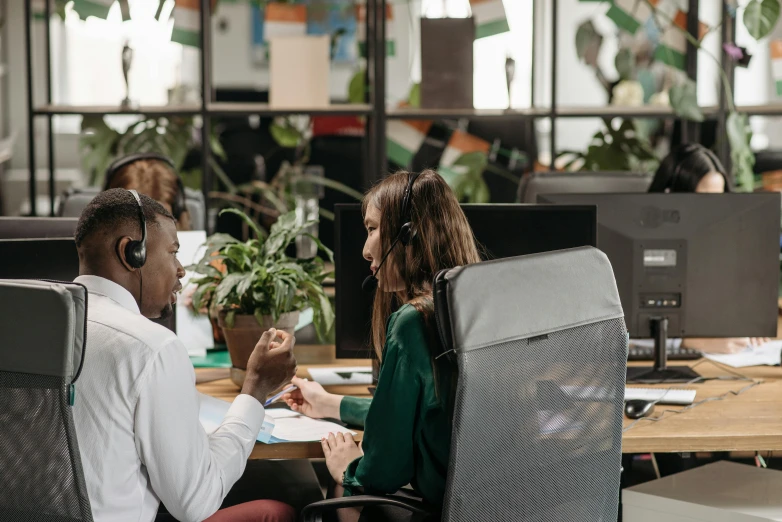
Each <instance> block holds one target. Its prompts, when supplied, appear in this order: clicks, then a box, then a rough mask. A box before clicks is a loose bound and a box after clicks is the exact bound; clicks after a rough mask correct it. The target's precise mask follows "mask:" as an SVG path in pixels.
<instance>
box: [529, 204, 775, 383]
mask: <svg viewBox="0 0 782 522" xmlns="http://www.w3.org/2000/svg"><path fill="white" fill-rule="evenodd" d="M538 201H539V202H548V203H553V204H556V205H597V222H598V235H597V246H598V248H599V249H600V250H602V251H603V252H605V253H606V255H607V256H608V258H609V260H610V261H611V265H612V266H613V269H614V274H615V277H616V282H617V287H618V289H619V296H620V299H621V301H622V307H623V308H624V312H625V322H626V323H627V328H628V330H629V333H630V335H631V336H632V337H636V338H649V337H651V338H654V339H655V344H656V346H655V365H654V367H653V368H652V369H651V370H650V369H649V368H630V369H629V370H628V380H629V381H639V382H658V381H667V382H686V381H690V380H692V379H695V378H697V377H698V375H697V373H695V372H693V371H692V370H691V369H689V368H688V367H667V365H666V360H665V359H666V355H665V354H666V351H665V349H663V348H662V347H665V346H666V344H665V341H666V339H667V336H675V337H776V333H777V310H778V307H777V298H778V289H779V270H780V268H779V250H778V246H779V245H778V243H779V232H780V194H778V193H757V194H661V193H657V194H580V195H575V194H558V195H545V196H540V197H539V198H538Z"/></svg>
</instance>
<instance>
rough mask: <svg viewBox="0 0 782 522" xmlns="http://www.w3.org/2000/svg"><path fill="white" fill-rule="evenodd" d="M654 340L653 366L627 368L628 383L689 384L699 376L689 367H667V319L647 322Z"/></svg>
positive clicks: (662, 318)
mask: <svg viewBox="0 0 782 522" xmlns="http://www.w3.org/2000/svg"><path fill="white" fill-rule="evenodd" d="M649 326H650V327H651V328H650V329H651V331H652V337H653V338H654V366H653V367H652V368H649V367H648V366H640V367H639V366H628V367H627V382H628V383H645V384H661V383H669V382H690V381H692V380H694V379H698V378H699V377H700V375H699V374H698V373H697V372H696V371H694V370H693V369H692V368H690V367H689V366H668V365H667V362H668V351H667V350H666V347H667V345H668V318H667V317H653V318H652V319H650V321H649Z"/></svg>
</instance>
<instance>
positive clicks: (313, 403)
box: [283, 170, 480, 520]
mask: <svg viewBox="0 0 782 522" xmlns="http://www.w3.org/2000/svg"><path fill="white" fill-rule="evenodd" d="M363 215H364V225H365V226H366V230H367V240H366V243H365V245H364V252H363V254H364V258H365V259H366V260H367V261H368V262H369V263H370V270H371V273H372V276H373V277H372V278H370V279H368V281H374V285H371V286H376V287H377V290H376V292H375V300H374V305H373V310H372V334H371V344H372V346H373V348H374V349H375V352H376V353H377V356H378V358H379V359H380V361H381V367H380V377H379V380H378V383H377V389H376V391H375V394H374V397H373V398H372V399H361V398H356V397H343V396H341V395H334V394H331V393H327V392H326V391H325V390H324V389H323V388H322V387H321V386H320V385H319V384H318V383H316V382H308V381H304V380H301V379H294V380H293V383H294V384H295V385H296V386H297V387H298V390H295V391H293V392H291V393H289V394H286V395H285V396H284V397H283V398H284V399H285V400H286V402H287V403H288V405H289V406H290V407H291V408H292V409H293V410H294V411H299V412H301V413H303V414H304V415H308V416H310V417H315V418H320V417H332V418H338V419H341V420H342V421H343V422H345V423H347V424H349V425H357V426H362V427H363V428H364V439H363V441H362V444H361V446H359V445H357V444H356V443H355V442H354V441H353V439H352V438H351V437H350V435H347V436H343V435H342V434H341V433H337V434H336V435H330V436H329V438H328V439H324V440H323V441H322V445H323V451H324V454H325V456H326V465H327V467H328V469H329V472H330V473H331V476H332V478H333V479H334V480H335V482H336V483H337V484H338V486H337V490H336V491H335V494H336V495H337V496H341V495H342V493H343V491H344V494H347V495H353V494H357V493H360V492H362V491H364V492H367V493H376V494H378V493H379V494H385V493H395V492H396V491H397V490H399V489H400V488H402V487H403V486H405V485H407V484H411V485H412V487H413V491H414V494H415V495H417V496H419V497H421V498H423V500H424V501H426V502H427V503H428V504H430V505H432V506H436V507H439V506H442V503H443V496H444V494H445V480H446V474H447V470H448V457H449V454H450V441H451V421H452V417H453V404H452V397H453V395H452V392H453V390H454V388H453V387H454V386H455V384H456V376H455V367H454V366H453V365H452V364H451V363H450V362H449V361H448V360H447V359H446V358H439V359H436V358H435V357H436V355H437V353H438V347H439V342H440V341H439V336H438V334H437V326H436V323H435V318H434V303H433V296H432V281H433V279H434V276H435V274H437V272H439V271H440V270H444V269H448V268H454V267H457V266H464V265H469V264H472V263H477V262H479V261H480V257H479V254H478V248H477V245H476V242H475V237H474V235H473V232H472V229H471V228H470V224H469V223H468V221H467V218H466V217H465V215H464V212H463V211H462V209H461V207H460V206H459V201H458V200H457V199H456V196H455V195H454V193H453V191H452V190H451V188H450V187H449V186H448V184H447V183H446V182H445V180H444V179H443V178H442V177H441V176H440V175H439V174H437V173H436V172H434V171H432V170H425V171H423V172H422V173H421V174H420V175H418V174H410V173H408V172H398V173H396V174H392V175H390V176H388V177H387V178H385V179H384V180H383V181H381V182H380V183H379V184H377V185H376V186H375V187H374V188H372V190H370V191H369V193H368V194H367V195H366V196H365V197H364V203H363ZM357 254H358V252H357ZM394 310H396V311H394ZM391 511H393V510H391ZM359 516H360V517H361V520H386V519H392V520H397V519H398V515H397V514H394V513H378V512H377V511H376V510H375V509H374V508H363V511H362V512H361V513H358V512H357V510H355V509H342V510H339V517H340V520H355V519H357V518H358V517H359Z"/></svg>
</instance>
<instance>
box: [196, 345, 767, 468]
mask: <svg viewBox="0 0 782 522" xmlns="http://www.w3.org/2000/svg"><path fill="white" fill-rule="evenodd" d="M332 360H333V359H332ZM368 363H369V361H368V360H366V359H345V360H338V361H337V362H336V363H331V364H313V365H311V366H304V365H302V366H300V367H299V376H300V377H308V376H309V374H308V373H307V369H308V368H309V367H328V366H337V365H338V366H361V365H366V364H368ZM633 364H635V363H633ZM691 366H695V367H696V370H697V371H698V372H699V373H700V374H701V375H703V376H704V377H717V376H726V375H729V372H727V371H725V370H723V369H721V368H719V367H718V366H716V365H715V364H713V363H711V362H709V361H707V360H701V361H695V362H694V363H693V364H691ZM206 371H209V370H201V369H198V370H196V374H197V375H198V374H199V373H201V372H206ZM736 371H737V372H738V373H740V374H742V375H745V376H747V377H750V378H753V379H762V380H763V381H764V382H763V383H762V384H759V385H757V386H755V387H754V388H752V389H749V390H747V391H746V392H744V393H742V394H741V395H739V396H733V395H729V396H727V397H725V398H724V399H723V400H719V401H712V402H706V403H704V404H701V405H699V406H696V407H695V408H692V409H690V410H688V411H686V412H684V413H680V414H673V413H668V412H667V410H680V409H682V408H681V407H676V406H664V405H657V407H656V410H655V413H654V414H653V417H660V416H661V417H662V420H660V421H658V422H652V421H648V420H643V421H641V422H639V423H637V424H635V425H634V426H633V427H632V428H631V429H630V430H628V431H627V432H625V434H624V437H623V441H622V451H623V452H624V453H665V452H695V451H764V450H770V451H782V368H780V367H772V366H761V367H756V368H742V369H738V370H736ZM749 384H750V383H748V382H743V381H735V380H734V381H708V382H705V383H703V384H696V385H692V386H691V387H692V388H693V389H696V390H697V391H698V393H697V395H696V397H695V400H696V402H697V401H700V400H703V399H706V398H709V397H717V396H720V395H722V394H724V393H726V392H729V391H731V390H733V391H739V390H741V389H742V388H744V387H746V386H747V385H749ZM666 386H668V385H665V386H660V387H666ZM674 386H675V385H674ZM643 387H648V386H643ZM197 388H198V390H199V391H200V392H202V393H206V394H208V395H212V396H214V397H217V398H220V399H224V400H229V401H230V400H233V398H234V397H235V396H236V395H237V393H238V391H239V390H238V389H237V387H236V386H235V385H234V384H233V383H232V382H231V381H230V380H229V379H221V380H216V381H212V382H207V383H202V384H199V385H197ZM327 389H328V390H329V391H330V392H332V393H337V394H340V395H354V396H359V397H360V396H365V397H368V396H369V392H368V390H367V387H366V386H331V387H327ZM631 422H632V421H630V420H629V419H625V421H624V425H625V426H628V425H629V424H630V423H631ZM360 437H361V433H360V432H359V436H358V439H359V440H360ZM322 457H323V452H322V450H321V446H320V442H309V443H289V444H288V443H286V444H256V445H255V449H254V450H253V452H252V454H251V455H250V458H251V459H296V458H322Z"/></svg>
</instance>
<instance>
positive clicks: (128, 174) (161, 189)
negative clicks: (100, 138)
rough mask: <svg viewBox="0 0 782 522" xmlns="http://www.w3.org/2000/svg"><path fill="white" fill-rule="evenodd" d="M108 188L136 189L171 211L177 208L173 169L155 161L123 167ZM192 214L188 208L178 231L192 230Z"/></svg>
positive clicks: (149, 160)
mask: <svg viewBox="0 0 782 522" xmlns="http://www.w3.org/2000/svg"><path fill="white" fill-rule="evenodd" d="M108 188H124V189H136V190H138V191H139V192H140V193H141V194H146V195H147V196H149V197H151V198H152V199H154V200H155V201H158V202H160V203H165V204H166V205H168V207H169V209H173V208H174V207H175V206H176V201H177V198H179V197H181V196H180V195H179V183H177V179H176V173H175V172H174V171H173V170H171V168H170V167H169V166H168V165H166V164H165V163H163V162H162V161H158V160H155V159H141V160H138V161H134V162H133V163H130V164H129V165H126V166H124V167H122V169H120V170H119V172H117V173H116V174H114V176H112V178H111V183H110V184H109V186H108ZM190 228H191V223H190V213H189V212H188V211H187V208H185V209H183V211H182V213H181V214H180V215H179V216H178V217H177V229H178V230H190Z"/></svg>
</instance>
